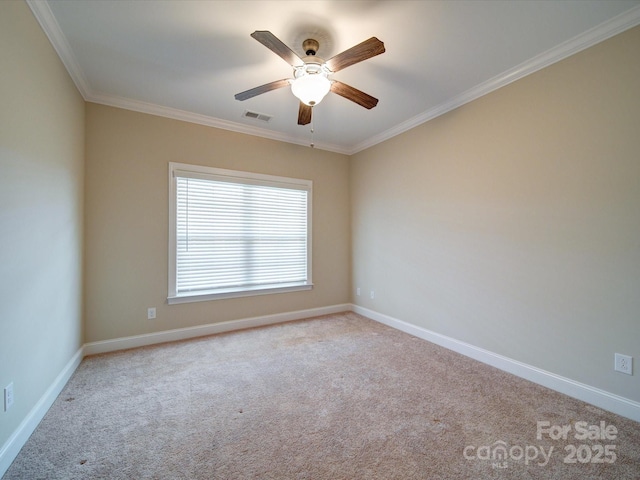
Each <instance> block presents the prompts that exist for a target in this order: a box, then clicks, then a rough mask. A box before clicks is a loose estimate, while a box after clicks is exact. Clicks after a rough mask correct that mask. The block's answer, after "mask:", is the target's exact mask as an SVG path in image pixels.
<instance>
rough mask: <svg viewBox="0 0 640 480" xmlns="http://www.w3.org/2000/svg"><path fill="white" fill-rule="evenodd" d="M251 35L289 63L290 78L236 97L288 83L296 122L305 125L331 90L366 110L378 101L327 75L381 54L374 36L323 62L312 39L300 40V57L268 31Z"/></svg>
mask: <svg viewBox="0 0 640 480" xmlns="http://www.w3.org/2000/svg"><path fill="white" fill-rule="evenodd" d="M251 36H252V37H253V38H254V39H256V40H257V41H259V42H260V43H262V44H263V45H264V46H265V47H267V48H268V49H269V50H271V51H272V52H274V53H275V54H276V55H278V56H279V57H281V58H282V59H283V60H285V61H286V62H287V63H289V65H291V67H292V68H293V78H292V79H282V80H276V81H275V82H271V83H267V84H265V85H261V86H259V87H255V88H252V89H250V90H246V91H244V92H241V93H238V94H236V95H235V98H236V100H247V99H249V98H252V97H255V96H257V95H260V94H262V93H266V92H270V91H271V90H276V89H278V88H282V87H285V86H287V85H291V91H292V92H293V94H294V95H295V96H296V97H298V99H299V100H300V108H299V110H298V124H299V125H306V124H308V123H310V122H311V108H312V107H313V106H314V105H317V104H318V103H320V101H322V99H323V98H324V97H325V95H326V94H327V93H329V92H330V91H331V92H334V93H337V94H338V95H340V96H341V97H344V98H346V99H347V100H351V101H352V102H355V103H357V104H358V105H361V106H363V107H365V108H367V109H371V108H373V107H375V106H376V105H377V104H378V99H377V98H374V97H372V96H371V95H368V94H366V93H364V92H361V91H360V90H358V89H356V88H353V87H351V86H349V85H347V84H345V83H342V82H339V81H337V80H332V79H330V78H329V75H331V74H333V73H335V72H337V71H339V70H342V69H343V68H346V67H349V66H351V65H354V64H356V63H359V62H362V61H363V60H367V59H368V58H371V57H374V56H376V55H380V54H381V53H384V51H385V48H384V43H382V42H381V41H380V40H378V39H377V38H376V37H371V38H370V39H368V40H365V41H364V42H362V43H359V44H358V45H356V46H354V47H351V48H349V49H347V50H345V51H344V52H342V53H339V54H338V55H335V56H334V57H332V58H330V59H329V60H327V61H325V60H323V59H322V58H320V57H317V56H316V53H317V52H318V49H319V48H320V44H319V42H318V41H317V40H315V39H313V38H308V39H306V40H304V42H302V48H303V50H304V52H305V54H306V56H305V57H304V58H300V57H299V56H298V55H297V54H296V53H295V52H294V51H293V50H291V49H290V48H289V47H288V46H287V45H285V44H284V43H283V42H282V41H281V40H280V39H278V38H277V37H276V36H275V35H273V34H272V33H271V32H269V31H266V30H258V31H255V32H253V33H252V34H251Z"/></svg>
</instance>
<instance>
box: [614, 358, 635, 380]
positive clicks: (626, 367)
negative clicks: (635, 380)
mask: <svg viewBox="0 0 640 480" xmlns="http://www.w3.org/2000/svg"><path fill="white" fill-rule="evenodd" d="M613 368H614V370H615V371H616V372H621V373H626V374H627V375H633V357H630V356H629V355H623V354H621V353H616V354H615V364H614V367H613Z"/></svg>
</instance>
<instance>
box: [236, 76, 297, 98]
mask: <svg viewBox="0 0 640 480" xmlns="http://www.w3.org/2000/svg"><path fill="white" fill-rule="evenodd" d="M289 85H291V84H290V83H289V79H287V78H285V79H283V80H276V81H275V82H271V83H265V84H264V85H260V86H259V87H256V88H252V89H251V90H245V91H244V92H240V93H236V94H235V98H236V100H247V99H248V98H252V97H255V96H256V95H260V94H261V93H267V92H270V91H271V90H276V89H278V88H282V87H288V86H289Z"/></svg>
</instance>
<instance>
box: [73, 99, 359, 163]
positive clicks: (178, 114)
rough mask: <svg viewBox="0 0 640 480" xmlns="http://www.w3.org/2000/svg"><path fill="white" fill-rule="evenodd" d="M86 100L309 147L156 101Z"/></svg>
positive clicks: (336, 147) (283, 136) (341, 150)
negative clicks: (165, 105) (156, 102)
mask: <svg viewBox="0 0 640 480" xmlns="http://www.w3.org/2000/svg"><path fill="white" fill-rule="evenodd" d="M86 101H87V102H92V103H99V104H101V105H107V106H109V107H117V108H122V109H124V110H132V111H134V112H140V113H146V114H149V115H156V116H159V117H165V118H171V119H173V120H181V121H183V122H189V123H196V124H198V125H205V126H207V127H214V128H220V129H222V130H229V131H232V132H236V133H244V134H246V135H253V136H256V137H262V138H267V139H270V140H277V141H279V142H285V143H292V144H295V145H302V146H306V147H309V142H308V140H303V139H300V138H297V137H293V136H290V135H286V134H284V133H281V132H276V131H273V130H267V129H265V128H259V127H254V126H252V125H245V124H243V123H236V122H230V121H228V120H222V119H220V118H215V117H210V116H208V115H202V114H199V113H193V112H187V111H186V110H179V109H177V108H172V107H164V106H162V105H157V104H155V103H148V102H142V101H139V100H132V99H130V98H124V97H118V96H115V95H106V94H101V93H94V94H91V95H89V96H88V98H86ZM314 148H317V149H319V150H327V151H329V152H335V153H341V154H343V155H348V150H347V149H345V148H344V147H341V146H339V145H334V144H330V143H315V144H314Z"/></svg>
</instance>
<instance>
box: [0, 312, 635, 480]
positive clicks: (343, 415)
mask: <svg viewBox="0 0 640 480" xmlns="http://www.w3.org/2000/svg"><path fill="white" fill-rule="evenodd" d="M538 422H541V423H538ZM545 422H546V423H545ZM565 425H566V426H567V427H563V426H565ZM567 428H568V430H567ZM538 430H540V432H538ZM563 432H564V433H566V435H564V436H563ZM538 433H540V435H538ZM538 436H539V437H540V438H538ZM576 436H577V437H578V438H576ZM590 437H597V438H590ZM602 437H604V438H602ZM566 462H573V463H566ZM5 478H6V480H9V479H37V478H43V479H44V478H46V479H97V478H100V479H151V478H154V479H156V478H157V479H331V480H336V479H385V480H387V479H485V478H500V479H503V478H504V479H510V478H518V479H546V478H557V479H595V478H598V479H601V478H606V479H617V480H618V479H636V478H640V425H639V424H638V423H636V422H633V421H631V420H628V419H624V418H622V417H619V416H616V415H614V414H611V413H607V412H605V411H602V410H600V409H598V408H595V407H593V406H590V405H587V404H585V403H582V402H579V401H576V400H573V399H571V398H568V397H566V396H563V395H561V394H558V393H555V392H552V391H550V390H547V389H545V388H543V387H540V386H538V385H534V384H532V383H529V382H527V381H524V380H521V379H519V378H516V377H514V376H511V375H509V374H506V373H503V372H501V371H499V370H496V369H494V368H492V367H489V366H486V365H484V364H481V363H478V362H476V361H473V360H470V359H468V358H466V357H463V356H460V355H458V354H456V353H453V352H450V351H448V350H445V349H443V348H441V347H438V346H435V345H432V344H430V343H428V342H425V341H424V340H420V339H417V338H414V337H412V336H410V335H407V334H404V333H402V332H398V331H396V330H393V329H391V328H388V327H386V326H383V325H380V324H378V323H376V322H373V321H371V320H368V319H365V318H363V317H361V316H358V315H356V314H353V313H344V314H339V315H331V316H325V317H320V318H315V319H310V320H305V321H297V322H291V323H286V324H282V325H276V326H270V327H265V328H258V329H252V330H246V331H241V332H234V333H228V334H222V335H216V336H211V337H205V338H200V339H195V340H190V341H184V342H176V343H170V344H164V345H158V346H153V347H146V348H140V349H134V350H128V351H122V352H115V353H110V354H105V355H97V356H93V357H88V358H86V359H85V360H84V361H83V362H82V364H81V365H80V367H79V368H78V370H77V371H76V373H75V374H74V376H73V377H72V379H71V380H70V381H69V383H68V384H67V386H66V387H65V389H64V390H63V392H62V393H61V394H60V396H59V398H58V399H57V400H56V402H55V403H54V405H53V406H52V408H51V409H50V411H49V412H48V414H47V415H46V417H45V418H44V419H43V421H42V422H41V424H40V425H39V426H38V428H37V430H36V431H35V432H34V434H33V435H32V437H31V438H30V439H29V441H28V443H27V444H26V445H25V446H24V448H23V449H22V451H21V452H20V454H19V455H18V457H17V458H16V460H15V462H14V463H13V465H12V466H11V467H10V469H9V470H8V471H7V473H6V476H5Z"/></svg>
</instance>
